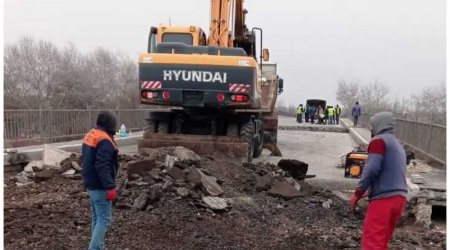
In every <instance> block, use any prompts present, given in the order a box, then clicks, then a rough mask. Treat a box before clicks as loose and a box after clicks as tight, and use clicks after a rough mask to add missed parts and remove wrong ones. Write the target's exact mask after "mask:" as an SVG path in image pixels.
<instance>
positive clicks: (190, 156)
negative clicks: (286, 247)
mask: <svg viewBox="0 0 450 250" xmlns="http://www.w3.org/2000/svg"><path fill="white" fill-rule="evenodd" d="M173 154H174V155H175V157H177V158H178V160H179V161H200V160H201V157H200V156H198V154H196V153H195V152H194V151H192V150H190V149H187V148H185V147H181V146H178V147H175V150H174V151H173Z"/></svg>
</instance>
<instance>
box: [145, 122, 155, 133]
mask: <svg viewBox="0 0 450 250" xmlns="http://www.w3.org/2000/svg"><path fill="white" fill-rule="evenodd" d="M145 121H146V125H145V132H147V133H155V132H156V122H155V121H153V120H145Z"/></svg>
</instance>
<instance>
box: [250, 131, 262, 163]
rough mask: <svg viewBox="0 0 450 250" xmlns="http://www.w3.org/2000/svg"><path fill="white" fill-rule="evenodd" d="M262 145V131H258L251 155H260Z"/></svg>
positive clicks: (256, 156)
mask: <svg viewBox="0 0 450 250" xmlns="http://www.w3.org/2000/svg"><path fill="white" fill-rule="evenodd" d="M263 145H264V136H263V133H259V136H258V140H257V141H255V145H254V147H255V148H254V151H253V157H255V158H258V157H259V156H260V155H261V153H262V151H263Z"/></svg>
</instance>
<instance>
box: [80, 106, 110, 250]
mask: <svg viewBox="0 0 450 250" xmlns="http://www.w3.org/2000/svg"><path fill="white" fill-rule="evenodd" d="M96 124H97V126H96V128H93V129H91V130H90V131H89V132H88V133H87V134H86V135H85V137H84V139H83V145H82V149H81V150H82V155H81V156H82V159H83V162H82V166H83V182H84V186H85V188H86V189H87V193H88V195H89V199H90V205H91V210H92V224H91V241H90V243H89V250H92V249H104V248H105V247H104V245H105V235H106V231H107V230H108V227H109V226H110V225H111V221H112V202H113V201H114V200H115V199H116V198H117V192H116V189H115V179H116V175H117V171H118V167H119V160H118V149H117V145H116V143H115V141H114V137H113V136H114V134H115V131H116V129H117V121H116V117H115V115H114V113H112V112H109V111H102V112H100V114H99V115H98V117H97V123H96Z"/></svg>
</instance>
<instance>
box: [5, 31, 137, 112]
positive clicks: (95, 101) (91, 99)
mask: <svg viewBox="0 0 450 250" xmlns="http://www.w3.org/2000/svg"><path fill="white" fill-rule="evenodd" d="M138 97H139V88H138V75H137V63H136V61H135V60H132V59H130V57H129V56H127V55H125V54H123V53H120V52H112V51H109V50H107V49H104V48H97V49H95V50H93V51H91V52H90V53H87V54H82V53H81V52H80V51H79V50H78V49H77V48H76V47H75V45H74V44H72V43H69V44H67V45H66V46H65V47H63V48H58V47H57V46H56V45H54V44H53V43H51V42H48V41H43V40H39V41H36V40H34V39H33V38H31V37H24V38H21V39H19V40H18V41H17V42H15V43H11V44H6V45H5V49H4V105H5V106H4V108H5V109H86V108H92V109H94V108H107V109H124V108H138V106H139V102H138V100H139V99H138Z"/></svg>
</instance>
